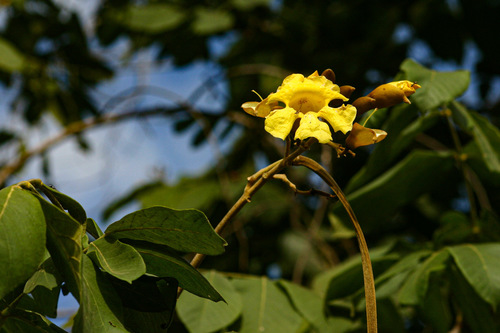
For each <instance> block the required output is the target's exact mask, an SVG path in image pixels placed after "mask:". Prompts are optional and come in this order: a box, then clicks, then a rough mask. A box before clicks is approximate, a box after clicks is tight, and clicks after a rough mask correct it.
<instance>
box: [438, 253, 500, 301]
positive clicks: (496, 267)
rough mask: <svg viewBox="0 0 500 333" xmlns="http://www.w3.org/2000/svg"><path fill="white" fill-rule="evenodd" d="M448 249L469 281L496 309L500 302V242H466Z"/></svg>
mask: <svg viewBox="0 0 500 333" xmlns="http://www.w3.org/2000/svg"><path fill="white" fill-rule="evenodd" d="M447 249H448V251H449V253H450V254H451V255H452V256H453V259H454V260H455V263H456V264H457V267H458V268H459V269H460V272H461V273H462V274H463V276H464V277H465V279H466V280H467V282H468V283H469V284H470V285H471V286H472V288H474V290H475V291H476V292H477V294H478V295H479V296H480V297H481V298H482V299H483V300H485V301H486V302H488V303H489V304H491V306H492V307H493V308H494V309H496V308H497V306H498V304H500V256H499V253H500V244H499V243H489V244H465V245H459V246H450V247H448V248H447Z"/></svg>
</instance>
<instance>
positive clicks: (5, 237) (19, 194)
mask: <svg viewBox="0 0 500 333" xmlns="http://www.w3.org/2000/svg"><path fill="white" fill-rule="evenodd" d="M44 254H45V218H44V215H43V211H42V209H41V208H40V203H39V202H38V201H37V200H36V199H35V198H34V197H33V195H32V194H31V193H30V192H28V191H26V190H23V189H21V188H20V187H18V186H15V185H14V186H10V187H7V188H4V189H2V190H1V191H0V272H2V278H1V279H0V299H2V298H3V297H4V296H5V295H6V294H7V293H8V292H10V291H11V290H13V289H14V288H15V287H17V286H18V285H20V284H21V283H23V282H25V281H26V280H27V279H28V278H29V277H30V276H31V275H33V273H35V271H36V270H37V268H38V265H40V263H41V262H42V260H43V259H44Z"/></svg>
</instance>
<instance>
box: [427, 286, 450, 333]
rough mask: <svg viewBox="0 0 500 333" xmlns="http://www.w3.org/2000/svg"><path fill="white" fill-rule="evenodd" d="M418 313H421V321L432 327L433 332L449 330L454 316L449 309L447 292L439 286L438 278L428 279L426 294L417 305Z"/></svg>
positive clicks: (442, 332) (439, 332)
mask: <svg viewBox="0 0 500 333" xmlns="http://www.w3.org/2000/svg"><path fill="white" fill-rule="evenodd" d="M419 313H421V315H422V318H423V321H424V322H426V323H428V324H429V325H430V327H432V331H433V332H435V333H448V332H450V330H451V328H452V324H453V319H454V318H453V315H452V313H451V309H450V301H449V299H448V292H447V291H446V290H443V288H441V283H440V281H439V279H436V280H435V281H433V279H431V281H429V285H428V288H427V291H426V294H425V296H424V298H423V299H422V304H421V306H420V307H419Z"/></svg>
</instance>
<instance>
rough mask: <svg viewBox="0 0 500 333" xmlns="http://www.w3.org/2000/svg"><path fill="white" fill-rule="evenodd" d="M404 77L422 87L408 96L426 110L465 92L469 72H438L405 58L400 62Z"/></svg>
mask: <svg viewBox="0 0 500 333" xmlns="http://www.w3.org/2000/svg"><path fill="white" fill-rule="evenodd" d="M401 70H402V71H403V72H404V74H405V79H406V80H410V81H414V82H417V83H418V84H419V85H421V86H422V88H420V89H418V90H417V92H416V93H415V94H414V95H412V96H411V97H410V99H411V101H412V103H415V104H416V105H417V106H418V108H419V109H421V110H423V111H426V110H431V109H434V108H436V107H440V106H442V105H443V104H446V103H448V102H450V101H452V100H454V99H455V98H457V97H458V96H460V95H461V94H463V93H464V92H465V90H466V89H467V87H468V86H469V81H470V73H469V72H468V71H465V70H459V71H453V72H438V71H435V70H430V69H427V68H425V67H424V66H422V65H420V64H418V63H416V62H415V61H413V60H411V59H406V60H405V61H403V63H402V64H401Z"/></svg>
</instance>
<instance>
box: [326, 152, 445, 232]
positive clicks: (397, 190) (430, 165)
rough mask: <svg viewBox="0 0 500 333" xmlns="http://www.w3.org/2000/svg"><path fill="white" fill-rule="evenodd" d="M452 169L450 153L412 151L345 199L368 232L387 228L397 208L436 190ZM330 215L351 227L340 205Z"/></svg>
mask: <svg viewBox="0 0 500 333" xmlns="http://www.w3.org/2000/svg"><path fill="white" fill-rule="evenodd" d="M453 166H454V158H453V155H452V154H451V153H449V152H435V151H423V150H414V151H413V152H412V153H410V154H409V155H408V156H407V157H406V158H405V159H403V160H402V161H401V162H399V163H398V164H396V165H395V166H394V167H392V168H391V169H389V170H387V171H386V172H385V173H383V174H382V175H380V176H379V177H378V178H376V179H374V180H373V181H371V182H370V183H368V184H366V185H365V186H363V187H361V188H359V189H358V190H356V191H354V192H352V193H350V194H348V195H347V200H349V202H350V204H351V206H352V208H353V209H354V211H355V212H356V215H357V218H358V220H359V221H360V223H361V226H362V227H363V230H364V231H365V232H367V233H368V232H370V231H371V230H373V229H374V228H380V227H381V224H382V225H386V223H387V222H388V221H389V219H390V218H391V216H392V215H393V214H395V213H396V212H397V210H398V209H399V208H400V207H402V206H404V205H406V204H408V203H410V202H411V201H413V200H415V199H416V198H418V197H419V196H420V195H422V194H423V193H425V192H428V191H431V190H432V189H434V188H436V187H438V186H439V184H440V179H443V178H444V177H445V176H446V175H447V174H448V173H449V171H450V169H452V168H453ZM408 175H411V177H409V176H408ZM332 213H333V214H335V215H337V216H339V217H340V218H341V219H342V221H345V222H344V224H345V225H350V223H349V218H348V216H347V213H346V212H345V210H344V207H343V206H342V205H340V204H337V205H336V206H335V207H334V208H333V210H332ZM382 227H383V226H382Z"/></svg>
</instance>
